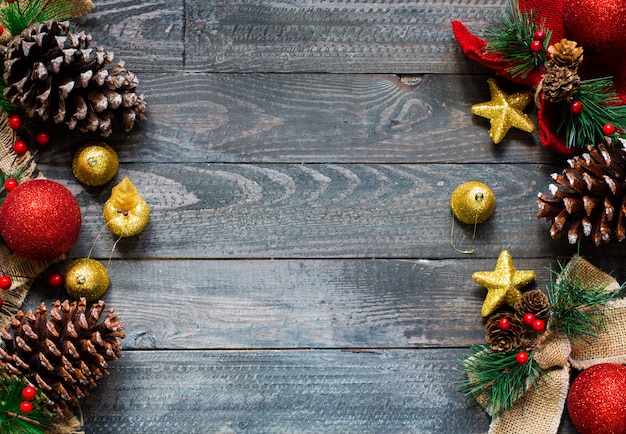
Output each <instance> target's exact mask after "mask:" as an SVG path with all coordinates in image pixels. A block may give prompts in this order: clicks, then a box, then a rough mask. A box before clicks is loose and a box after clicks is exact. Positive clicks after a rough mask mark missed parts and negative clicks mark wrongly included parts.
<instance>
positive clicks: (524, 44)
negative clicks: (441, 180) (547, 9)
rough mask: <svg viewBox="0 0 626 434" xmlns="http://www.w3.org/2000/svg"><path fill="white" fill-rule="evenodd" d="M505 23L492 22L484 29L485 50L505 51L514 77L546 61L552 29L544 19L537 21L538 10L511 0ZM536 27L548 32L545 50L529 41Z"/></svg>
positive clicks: (506, 9)
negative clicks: (533, 48)
mask: <svg viewBox="0 0 626 434" xmlns="http://www.w3.org/2000/svg"><path fill="white" fill-rule="evenodd" d="M502 14H503V21H502V23H499V24H496V25H493V26H491V27H489V28H487V29H486V30H485V39H486V40H487V45H486V46H485V50H486V51H488V52H492V53H498V54H500V55H502V57H503V59H504V61H505V62H506V63H507V64H510V65H511V66H510V67H508V68H507V71H508V72H509V73H510V74H511V75H512V76H513V77H518V76H519V77H522V78H524V77H526V76H528V74H530V73H531V72H532V70H533V69H535V68H537V67H542V66H543V65H544V64H545V63H546V61H547V57H546V50H547V49H548V44H549V42H550V35H551V32H550V30H548V29H546V28H545V19H544V20H543V21H542V22H541V24H537V18H536V16H535V11H534V10H530V11H526V12H522V11H521V10H520V8H519V1H518V0H511V3H510V4H509V5H508V7H507V8H505V9H503V11H502ZM537 30H543V31H544V32H545V38H544V39H543V50H541V51H540V52H538V53H533V52H532V51H531V49H530V44H531V42H532V41H533V36H534V34H535V32H536V31H537Z"/></svg>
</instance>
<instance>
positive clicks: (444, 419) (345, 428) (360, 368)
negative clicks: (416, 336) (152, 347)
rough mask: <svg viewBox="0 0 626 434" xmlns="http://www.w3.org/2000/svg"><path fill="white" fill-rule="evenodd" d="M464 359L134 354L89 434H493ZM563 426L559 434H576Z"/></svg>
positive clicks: (399, 354)
mask: <svg viewBox="0 0 626 434" xmlns="http://www.w3.org/2000/svg"><path fill="white" fill-rule="evenodd" d="M465 354H466V352H465V350H458V349H447V350H393V351H387V350H376V351H370V352H356V353H353V352H346V351H338V350H333V351H307V350H299V351H158V352H155V351H150V352H145V351H139V352H136V351H129V352H127V353H125V355H124V356H123V357H122V358H121V359H120V360H119V361H118V362H116V364H115V366H114V368H113V369H112V374H111V376H110V378H109V379H108V381H106V382H105V384H103V386H102V387H100V388H99V389H97V390H96V391H95V392H94V393H93V394H92V396H91V397H89V398H87V399H86V400H85V402H84V405H83V409H84V411H85V414H86V415H88V417H87V418H86V420H85V422H86V423H85V428H86V431H87V432H89V433H90V434H91V433H93V434H96V433H112V432H115V433H117V432H133V433H191V432H194V433H219V434H233V433H246V434H248V433H250V434H252V433H303V434H304V433H320V432H325V433H347V434H350V433H355V434H356V433H359V434H361V433H465V434H469V433H484V432H486V431H487V428H488V425H489V418H488V416H487V415H486V414H485V413H484V412H483V411H482V410H481V409H480V408H479V407H478V406H477V404H475V403H474V402H472V401H471V400H470V398H468V397H465V396H463V394H462V393H461V392H460V391H459V389H458V388H457V386H456V385H455V384H454V382H455V381H457V380H458V379H459V373H458V372H457V371H456V363H457V359H458V358H459V357H462V356H464V355H465ZM575 432H576V431H575V430H574V429H573V428H572V426H571V424H570V422H569V420H568V419H567V418H564V421H563V423H562V426H561V429H560V430H559V433H560V434H573V433H575Z"/></svg>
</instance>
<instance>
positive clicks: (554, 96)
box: [541, 65, 580, 102]
mask: <svg viewBox="0 0 626 434" xmlns="http://www.w3.org/2000/svg"><path fill="white" fill-rule="evenodd" d="M541 90H543V95H544V98H545V99H546V101H550V102H559V101H566V102H572V101H573V100H574V98H575V97H576V95H577V94H578V92H579V91H580V76H579V75H578V74H576V72H574V71H572V70H571V69H570V68H564V67H561V66H554V65H548V67H547V69H546V73H545V74H544V76H543V80H542V82H541Z"/></svg>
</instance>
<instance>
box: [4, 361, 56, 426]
mask: <svg viewBox="0 0 626 434" xmlns="http://www.w3.org/2000/svg"><path fill="white" fill-rule="evenodd" d="M26 386H28V382H27V381H26V380H24V379H22V378H16V377H9V376H8V375H7V374H5V373H2V374H0V432H2V433H3V434H42V433H43V432H44V431H45V429H47V428H49V427H50V426H51V420H52V418H53V417H54V414H53V413H50V412H47V411H45V410H44V408H45V406H46V405H47V403H48V399H47V398H46V397H44V396H43V395H41V394H40V393H39V392H38V393H37V396H36V397H35V399H34V400H32V401H31V402H32V404H33V410H32V411H30V412H29V413H28V415H25V414H24V413H22V412H21V411H20V403H21V402H22V401H23V400H24V398H22V389H24V387H26Z"/></svg>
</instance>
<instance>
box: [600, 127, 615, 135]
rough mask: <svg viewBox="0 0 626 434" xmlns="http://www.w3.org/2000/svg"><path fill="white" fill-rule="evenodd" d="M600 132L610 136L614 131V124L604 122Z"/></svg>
mask: <svg viewBox="0 0 626 434" xmlns="http://www.w3.org/2000/svg"><path fill="white" fill-rule="evenodd" d="M602 132H603V133H604V135H606V136H610V135H611V134H613V133H615V125H613V124H604V126H603V127H602Z"/></svg>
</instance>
